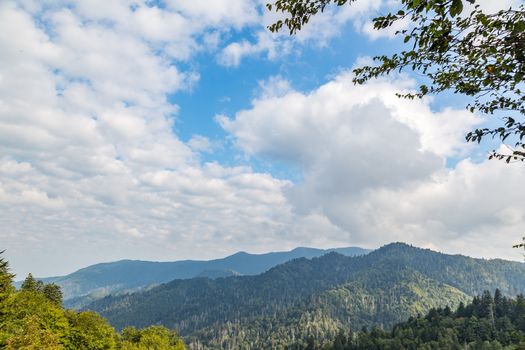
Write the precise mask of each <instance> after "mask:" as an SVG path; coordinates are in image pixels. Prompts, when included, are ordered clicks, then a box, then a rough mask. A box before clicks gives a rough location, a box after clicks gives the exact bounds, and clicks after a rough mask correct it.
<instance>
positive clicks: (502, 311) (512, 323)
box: [288, 289, 525, 350]
mask: <svg viewBox="0 0 525 350" xmlns="http://www.w3.org/2000/svg"><path fill="white" fill-rule="evenodd" d="M524 348H525V298H524V297H523V295H521V294H520V295H518V296H517V298H516V299H509V298H507V297H505V296H503V295H502V294H501V292H500V291H499V290H498V289H497V290H496V291H495V293H494V296H492V295H491V293H490V292H488V291H485V292H484V293H483V294H482V295H481V296H478V297H475V298H474V300H473V301H472V302H471V303H469V304H467V305H464V304H463V303H461V304H460V305H459V307H458V308H457V309H456V310H455V311H452V310H451V309H450V308H449V307H445V308H437V309H435V308H433V309H431V310H430V311H429V312H428V313H427V314H426V315H424V316H417V317H411V318H410V319H409V320H408V321H406V322H402V323H399V324H396V325H395V326H394V327H393V328H392V329H391V330H389V331H386V330H382V329H380V328H379V327H373V328H372V329H371V330H370V331H369V330H367V329H366V328H365V329H362V330H360V331H359V332H353V331H351V330H350V331H349V332H347V333H343V332H341V333H339V334H338V335H337V337H336V338H335V340H334V341H333V342H332V343H331V344H326V345H324V346H321V345H320V344H317V343H316V341H315V339H314V338H313V337H312V338H310V339H309V340H308V342H307V344H306V345H305V346H303V345H294V346H290V347H289V348H288V350H318V349H322V350H370V349H376V350H381V349H385V350H387V349H388V350H397V349H399V350H402V349H406V350H412V349H414V350H415V349H429V350H430V349H450V350H465V349H467V350H468V349H480V350H501V349H507V350H511V349H524Z"/></svg>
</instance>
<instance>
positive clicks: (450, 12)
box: [267, 0, 525, 162]
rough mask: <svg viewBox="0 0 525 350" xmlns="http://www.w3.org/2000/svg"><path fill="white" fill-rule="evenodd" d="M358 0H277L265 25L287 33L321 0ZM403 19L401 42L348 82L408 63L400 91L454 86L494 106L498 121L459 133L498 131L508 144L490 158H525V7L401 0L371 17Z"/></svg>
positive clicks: (476, 135) (475, 101)
mask: <svg viewBox="0 0 525 350" xmlns="http://www.w3.org/2000/svg"><path fill="white" fill-rule="evenodd" d="M354 1H365V0H276V1H275V2H273V3H269V4H267V7H268V9H269V10H270V11H276V12H282V13H284V15H285V16H286V18H285V19H284V20H279V21H277V22H275V23H274V24H272V25H270V26H269V29H270V30H271V31H272V32H278V31H279V30H281V29H282V28H283V26H284V27H286V28H287V29H288V30H289V32H290V34H295V33H297V32H298V31H299V30H301V29H302V27H303V26H304V25H306V24H307V23H308V21H309V20H310V19H311V18H312V16H315V15H316V14H318V13H320V12H323V11H324V10H325V9H326V8H327V6H331V5H337V6H344V5H349V4H350V5H351V3H352V2H354ZM407 19H408V20H409V22H410V25H409V27H408V29H404V30H400V31H397V32H396V34H397V35H401V36H402V37H403V41H404V43H405V46H406V48H405V49H404V50H402V51H401V52H398V53H395V54H393V55H390V56H388V55H379V56H376V57H374V61H375V63H376V64H375V65H370V66H364V67H360V68H357V69H355V70H354V73H355V77H354V83H356V84H363V83H365V82H366V81H368V80H370V79H372V78H377V77H380V76H385V75H388V74H390V73H392V72H395V71H402V70H403V69H406V68H408V69H411V70H413V71H416V72H418V73H421V74H423V76H424V77H425V81H424V82H423V83H421V84H420V86H419V89H418V91H416V92H414V93H408V94H399V96H401V97H405V98H409V99H413V98H421V97H423V96H426V95H428V94H436V93H441V92H445V91H453V92H454V93H460V94H463V95H466V96H469V97H471V98H472V100H471V103H470V104H468V106H467V108H468V109H469V110H470V111H471V112H475V111H477V112H479V113H482V114H486V115H493V114H496V115H498V116H500V114H501V120H502V122H501V123H499V125H496V126H494V127H490V128H479V129H475V130H473V131H471V132H469V133H468V134H467V135H466V139H467V141H470V142H478V143H479V142H481V141H482V139H484V138H486V137H492V138H496V139H499V141H500V142H502V143H504V144H506V145H507V146H508V147H509V151H508V152H501V151H496V150H495V151H494V152H493V153H492V155H491V156H490V158H497V159H502V160H505V161H506V162H511V161H523V160H525V145H524V143H523V137H525V119H524V117H525V94H524V89H525V87H524V83H523V82H524V80H523V79H524V76H525V65H524V63H525V8H524V5H520V6H519V7H518V8H514V9H513V8H509V9H505V10H502V11H499V12H497V13H491V14H487V13H484V12H483V10H482V9H481V8H480V6H479V5H478V4H476V0H401V1H400V3H399V9H398V10H397V11H395V12H392V13H388V14H386V15H384V16H380V17H377V18H374V19H373V23H374V28H375V29H377V30H384V29H387V28H389V27H391V26H392V25H394V24H395V23H398V22H399V21H405V20H407Z"/></svg>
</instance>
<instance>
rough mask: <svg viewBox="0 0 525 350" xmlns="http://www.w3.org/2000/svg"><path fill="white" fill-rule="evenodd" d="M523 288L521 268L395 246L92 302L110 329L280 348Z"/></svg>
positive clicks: (218, 344)
mask: <svg viewBox="0 0 525 350" xmlns="http://www.w3.org/2000/svg"><path fill="white" fill-rule="evenodd" d="M495 288H500V289H501V290H502V292H503V293H504V294H508V295H513V294H516V293H520V292H522V291H524V290H525V265H524V264H522V263H517V262H508V261H502V260H491V261H489V260H482V259H472V258H468V257H464V256H452V255H446V254H440V253H436V252H433V251H430V250H424V249H419V248H414V247H411V246H408V245H406V244H401V243H395V244H390V245H387V246H385V247H382V248H380V249H378V250H376V251H374V252H372V253H370V254H368V255H365V256H359V257H345V256H342V255H340V254H336V253H331V254H327V255H325V256H323V257H320V258H313V259H311V260H308V259H304V258H302V259H296V260H293V261H291V262H288V263H286V264H282V265H279V266H276V267H274V268H272V269H271V270H269V271H268V272H266V273H263V274H261V275H257V276H238V277H228V278H219V279H216V280H212V279H207V278H199V279H192V280H176V281H172V282H170V283H167V284H164V285H161V286H158V287H156V288H153V289H151V290H149V291H146V292H142V293H136V294H131V295H124V296H115V297H107V298H105V299H102V300H100V301H96V302H94V303H93V304H91V305H90V306H89V308H90V309H93V310H96V311H99V312H101V313H102V314H103V315H104V316H106V317H107V318H108V320H109V321H110V323H111V324H112V325H114V326H115V327H117V328H122V327H125V326H129V325H133V326H139V327H144V326H148V325H151V324H162V325H165V326H167V327H170V328H175V329H177V330H178V331H179V332H180V333H181V334H182V335H183V336H185V337H186V338H187V340H188V343H189V344H190V347H191V346H194V347H195V348H197V347H198V346H197V344H199V346H205V347H208V348H214V349H228V348H232V349H233V348H235V349H267V348H275V349H284V348H285V346H287V345H290V344H292V343H294V342H297V341H305V340H306V339H307V338H308V337H309V336H311V335H315V337H316V339H319V340H328V339H333V338H334V337H335V335H336V334H337V333H338V332H339V330H340V329H347V328H349V327H352V328H355V329H356V328H360V327H362V326H372V325H379V326H382V327H384V328H388V327H391V326H392V325H394V324H395V323H397V322H400V321H403V320H405V319H407V318H408V317H410V316H415V315H417V314H418V313H420V314H421V313H425V312H426V311H428V310H429V309H430V308H432V307H439V306H447V305H448V306H450V307H456V306H457V305H458V304H459V303H460V302H462V301H463V302H466V301H468V300H469V299H470V298H471V297H472V296H474V295H476V294H479V293H481V292H483V290H494V289H495Z"/></svg>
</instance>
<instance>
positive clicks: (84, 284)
mask: <svg viewBox="0 0 525 350" xmlns="http://www.w3.org/2000/svg"><path fill="white" fill-rule="evenodd" d="M332 251H334V252H338V253H340V254H344V255H347V256H356V255H363V254H367V253H368V252H369V250H367V249H363V248H358V247H348V248H335V249H315V248H304V247H299V248H296V249H293V250H291V251H285V252H272V253H266V254H249V253H246V252H239V253H236V254H233V255H230V256H228V257H225V258H222V259H215V260H209V261H197V260H182V261H173V262H152V261H140V260H121V261H115V262H109V263H101V264H96V265H92V266H88V267H86V268H83V269H80V270H78V271H76V272H73V273H71V274H69V275H66V276H58V277H48V278H41V280H43V281H44V282H46V283H51V282H53V283H56V284H58V285H59V286H60V287H61V288H62V291H63V293H64V299H65V300H66V303H65V304H66V305H67V306H69V307H78V306H81V305H84V304H85V302H86V301H89V300H93V299H97V298H100V297H102V296H105V295H107V294H109V293H119V292H130V291H136V290H142V289H144V288H148V287H150V286H152V285H157V284H161V283H165V282H168V281H171V280H174V279H188V278H194V277H209V278H218V277H227V276H236V275H256V274H260V273H262V272H265V271H267V270H269V269H270V268H272V267H274V266H276V265H279V264H282V263H284V262H286V261H290V260H292V259H296V258H301V257H305V258H313V257H318V256H322V255H324V254H326V253H328V252H332Z"/></svg>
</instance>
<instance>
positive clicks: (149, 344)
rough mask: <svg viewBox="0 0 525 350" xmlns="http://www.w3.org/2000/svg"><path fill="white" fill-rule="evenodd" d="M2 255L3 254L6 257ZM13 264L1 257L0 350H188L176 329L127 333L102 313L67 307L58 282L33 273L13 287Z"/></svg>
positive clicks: (126, 330) (148, 329)
mask: <svg viewBox="0 0 525 350" xmlns="http://www.w3.org/2000/svg"><path fill="white" fill-rule="evenodd" d="M0 254H1V253H0ZM13 277H14V276H13V275H12V274H11V273H10V272H9V265H8V263H7V261H5V260H4V259H3V258H2V257H1V256H0V348H2V349H4V348H5V349H27V350H42V349H50V350H60V349H64V350H66V349H71V350H73V349H74V350H99V349H100V350H112V349H115V350H117V349H121V350H149V349H156V350H184V349H185V348H186V347H185V345H184V343H183V341H182V340H181V339H180V337H179V336H178V335H177V333H175V332H174V331H170V330H168V329H167V328H165V327H161V326H150V327H147V328H145V329H136V328H132V327H128V328H125V329H124V330H123V331H122V333H121V334H119V333H117V332H116V331H115V329H114V328H113V327H112V326H110V325H109V323H108V322H107V321H106V320H105V319H104V318H103V317H102V316H100V315H99V314H97V313H95V312H92V311H87V312H76V311H72V310H66V309H64V308H63V307H62V292H61V291H60V287H58V286H57V285H56V284H45V283H43V282H41V281H37V280H36V279H34V278H33V276H32V275H31V274H30V275H29V276H28V277H27V278H26V280H25V281H24V283H22V286H21V289H20V290H19V291H16V290H15V288H14V286H13V283H12V282H13Z"/></svg>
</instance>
